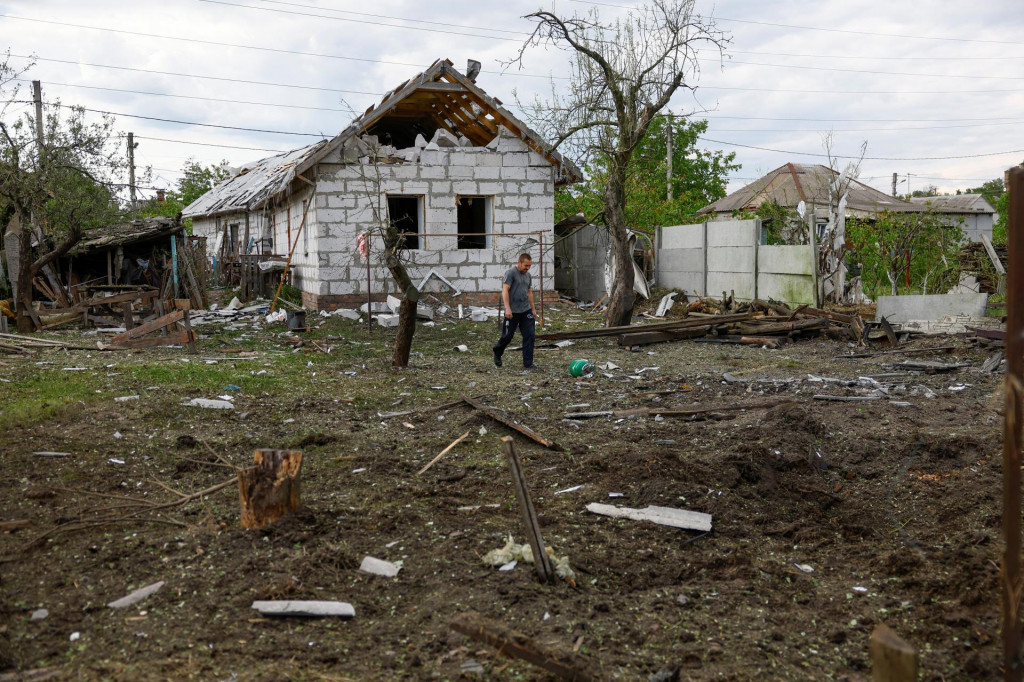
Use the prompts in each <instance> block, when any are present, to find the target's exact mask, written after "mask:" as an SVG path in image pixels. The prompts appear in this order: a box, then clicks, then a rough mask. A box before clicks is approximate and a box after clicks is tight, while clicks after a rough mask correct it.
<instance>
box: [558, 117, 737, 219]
mask: <svg viewBox="0 0 1024 682" xmlns="http://www.w3.org/2000/svg"><path fill="white" fill-rule="evenodd" d="M707 128H708V122H707V121H703V120H688V119H686V118H684V117H681V116H656V117H655V118H654V119H653V120H652V121H651V125H650V127H649V128H648V130H647V135H646V136H645V137H644V138H643V139H642V140H641V141H640V143H639V145H638V146H637V150H636V153H635V154H634V157H633V163H632V165H631V167H630V170H629V173H628V174H627V175H626V209H625V215H626V224H627V225H628V226H629V227H630V228H632V229H635V230H641V231H644V232H652V231H653V228H654V227H655V226H656V225H679V224H683V223H690V222H693V221H694V214H695V213H696V212H697V211H698V210H700V209H701V208H703V207H704V206H707V205H708V204H710V203H712V202H713V201H717V200H718V199H721V198H722V197H724V196H725V194H726V192H725V188H726V184H727V183H728V175H729V173H730V172H731V171H734V170H737V169H738V168H739V167H740V166H739V164H736V163H733V160H734V159H735V158H736V154H735V153H732V152H730V153H728V154H725V153H723V152H719V151H708V150H705V149H698V148H697V137H698V136H699V135H702V134H704V133H705V132H706V131H707ZM669 131H671V133H672V198H671V199H669V198H668V173H667V171H668V133H669ZM608 172H609V159H608V157H607V156H604V155H601V156H598V157H596V158H595V159H594V160H593V161H591V163H590V164H588V166H587V167H586V175H587V180H586V181H585V182H583V183H581V184H579V185H575V186H572V187H568V188H565V189H564V190H561V191H559V193H558V195H557V196H556V197H555V220H556V221H558V220H562V219H563V218H567V217H569V216H572V215H575V214H577V213H582V214H583V215H585V216H587V217H588V218H592V217H594V216H596V215H598V214H600V213H601V211H602V210H603V208H604V197H603V191H604V186H605V184H606V183H607V180H608Z"/></svg>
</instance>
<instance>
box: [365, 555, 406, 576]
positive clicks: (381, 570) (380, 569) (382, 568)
mask: <svg viewBox="0 0 1024 682" xmlns="http://www.w3.org/2000/svg"><path fill="white" fill-rule="evenodd" d="M359 570H360V571H362V572H363V573H370V574H372V575H379V576H383V577H385V578H394V577H395V576H396V575H398V572H399V571H401V570H402V564H401V563H400V562H399V563H391V562H390V561H384V560H383V559H375V558H374V557H372V556H366V557H363V563H361V564H359Z"/></svg>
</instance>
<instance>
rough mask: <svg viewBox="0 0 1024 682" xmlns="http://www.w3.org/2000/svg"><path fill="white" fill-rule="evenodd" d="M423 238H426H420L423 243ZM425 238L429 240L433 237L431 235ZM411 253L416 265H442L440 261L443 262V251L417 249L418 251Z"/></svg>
mask: <svg viewBox="0 0 1024 682" xmlns="http://www.w3.org/2000/svg"><path fill="white" fill-rule="evenodd" d="M423 239H424V238H421V239H420V242H421V244H422V241H423ZM425 239H427V240H429V239H431V237H426V238H425ZM409 253H410V256H411V258H412V262H413V263H414V264H415V265H426V266H430V265H440V263H441V252H440V251H434V250H425V249H417V250H416V251H410V252H409Z"/></svg>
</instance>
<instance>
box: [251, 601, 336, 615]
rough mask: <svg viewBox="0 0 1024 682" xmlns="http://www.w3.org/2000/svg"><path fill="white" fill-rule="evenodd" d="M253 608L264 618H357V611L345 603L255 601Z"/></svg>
mask: <svg viewBox="0 0 1024 682" xmlns="http://www.w3.org/2000/svg"><path fill="white" fill-rule="evenodd" d="M252 608H254V609H256V610H257V611H259V612H260V614H261V615H264V616H305V617H309V618H312V617H324V616H337V617H339V618H355V616H356V610H355V609H354V608H353V607H352V605H351V604H349V603H347V602H343V601H303V600H296V601H284V600H281V601H254V602H253V603H252Z"/></svg>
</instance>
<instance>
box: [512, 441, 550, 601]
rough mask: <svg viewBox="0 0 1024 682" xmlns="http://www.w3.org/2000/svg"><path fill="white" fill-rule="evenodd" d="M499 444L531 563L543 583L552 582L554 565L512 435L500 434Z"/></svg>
mask: <svg viewBox="0 0 1024 682" xmlns="http://www.w3.org/2000/svg"><path fill="white" fill-rule="evenodd" d="M501 444H502V447H503V448H504V450H505V456H506V457H507V458H508V465H509V470H510V471H511V472H512V483H513V484H514V485H515V488H516V497H517V498H519V508H520V510H521V511H522V512H523V526H524V527H525V529H526V537H527V539H528V540H529V542H530V549H532V550H533V564H534V566H535V567H536V569H537V576H538V577H539V578H540V580H541V582H543V583H553V582H555V578H556V577H557V576H555V567H554V564H552V563H551V557H550V556H548V553H547V550H546V549H545V544H544V537H543V536H542V535H541V532H540V522H538V521H537V511H536V510H535V509H534V507H533V500H531V499H530V489H529V487H527V485H526V476H525V475H523V464H522V462H520V461H519V455H517V454H516V446H515V443H514V442H513V440H512V436H502V438H501Z"/></svg>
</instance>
